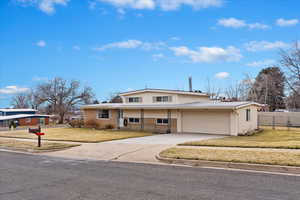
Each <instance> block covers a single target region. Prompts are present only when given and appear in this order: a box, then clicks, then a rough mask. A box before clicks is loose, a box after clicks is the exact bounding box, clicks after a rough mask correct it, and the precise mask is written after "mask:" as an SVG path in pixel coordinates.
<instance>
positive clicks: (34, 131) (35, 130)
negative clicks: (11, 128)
mask: <svg viewBox="0 0 300 200" xmlns="http://www.w3.org/2000/svg"><path fill="white" fill-rule="evenodd" d="M28 132H29V133H33V134H35V135H36V136H38V147H41V146H42V142H41V140H42V137H41V136H42V135H45V133H42V132H41V127H40V126H39V127H38V128H29V129H28Z"/></svg>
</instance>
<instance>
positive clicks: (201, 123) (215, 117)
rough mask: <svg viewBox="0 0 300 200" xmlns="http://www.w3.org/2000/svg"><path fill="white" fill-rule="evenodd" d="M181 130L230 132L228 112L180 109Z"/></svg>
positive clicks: (187, 131) (227, 133) (189, 131)
mask: <svg viewBox="0 0 300 200" xmlns="http://www.w3.org/2000/svg"><path fill="white" fill-rule="evenodd" d="M181 117H182V132H186V133H208V134H218V135H229V134H230V112H228V111H207V110H205V111H182V113H181Z"/></svg>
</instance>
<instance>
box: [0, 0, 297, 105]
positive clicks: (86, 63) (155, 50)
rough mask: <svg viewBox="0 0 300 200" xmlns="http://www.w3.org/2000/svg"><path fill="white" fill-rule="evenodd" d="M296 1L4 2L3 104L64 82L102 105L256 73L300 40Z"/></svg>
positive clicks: (0, 8) (0, 5)
mask: <svg viewBox="0 0 300 200" xmlns="http://www.w3.org/2000/svg"><path fill="white" fill-rule="evenodd" d="M299 8H300V2H299V1H298V0H285V1H282V0H267V1H261V0H252V1H238V0H231V1H230V0H171V1H170V0H87V1H83V0H2V1H1V2H0V19H1V23H0V34H1V35H0V36H1V37H0V45H1V48H0V55H1V61H0V107H6V106H9V104H10V99H11V97H12V96H13V95H15V94H17V93H23V92H28V91H29V88H31V87H33V86H34V85H37V84H39V83H42V82H43V81H47V80H49V79H51V78H53V77H56V76H59V77H63V78H66V79H69V80H71V79H76V80H80V81H81V82H82V83H83V84H84V85H88V86H91V87H92V88H93V89H94V92H95V93H96V95H97V98H98V99H101V100H104V99H106V98H107V97H108V96H109V95H110V93H112V92H118V91H125V90H129V89H141V88H145V87H149V88H167V89H187V88H188V84H187V83H188V82H187V78H188V76H192V77H193V85H194V89H200V90H205V88H206V85H207V79H210V81H211V83H213V84H214V85H216V86H217V87H226V86H228V85H230V84H232V83H234V82H236V81H239V80H241V79H242V78H243V77H244V74H245V73H250V74H251V75H252V76H253V77H254V76H255V75H256V74H257V72H259V70H261V69H262V68H263V67H266V66H268V65H271V64H274V63H276V61H277V60H278V49H279V48H288V47H289V46H290V45H291V43H293V42H294V41H297V40H298V39H299V36H300V22H299V20H300V13H299Z"/></svg>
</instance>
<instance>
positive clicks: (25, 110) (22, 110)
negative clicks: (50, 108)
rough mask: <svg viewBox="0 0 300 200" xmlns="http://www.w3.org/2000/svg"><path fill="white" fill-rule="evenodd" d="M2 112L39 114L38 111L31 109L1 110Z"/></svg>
mask: <svg viewBox="0 0 300 200" xmlns="http://www.w3.org/2000/svg"><path fill="white" fill-rule="evenodd" d="M0 112H37V110H35V109H29V108H23V109H14V108H0Z"/></svg>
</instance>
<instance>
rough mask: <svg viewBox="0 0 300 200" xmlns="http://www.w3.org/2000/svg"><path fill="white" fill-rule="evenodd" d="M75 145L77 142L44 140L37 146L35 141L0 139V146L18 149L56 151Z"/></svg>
mask: <svg viewBox="0 0 300 200" xmlns="http://www.w3.org/2000/svg"><path fill="white" fill-rule="evenodd" d="M75 146H79V144H64V143H53V142H45V143H42V146H41V147H37V143H36V142H28V141H19V140H5V139H0V148H1V147H2V148H8V149H13V150H20V151H57V150H61V149H66V148H70V147H75Z"/></svg>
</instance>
